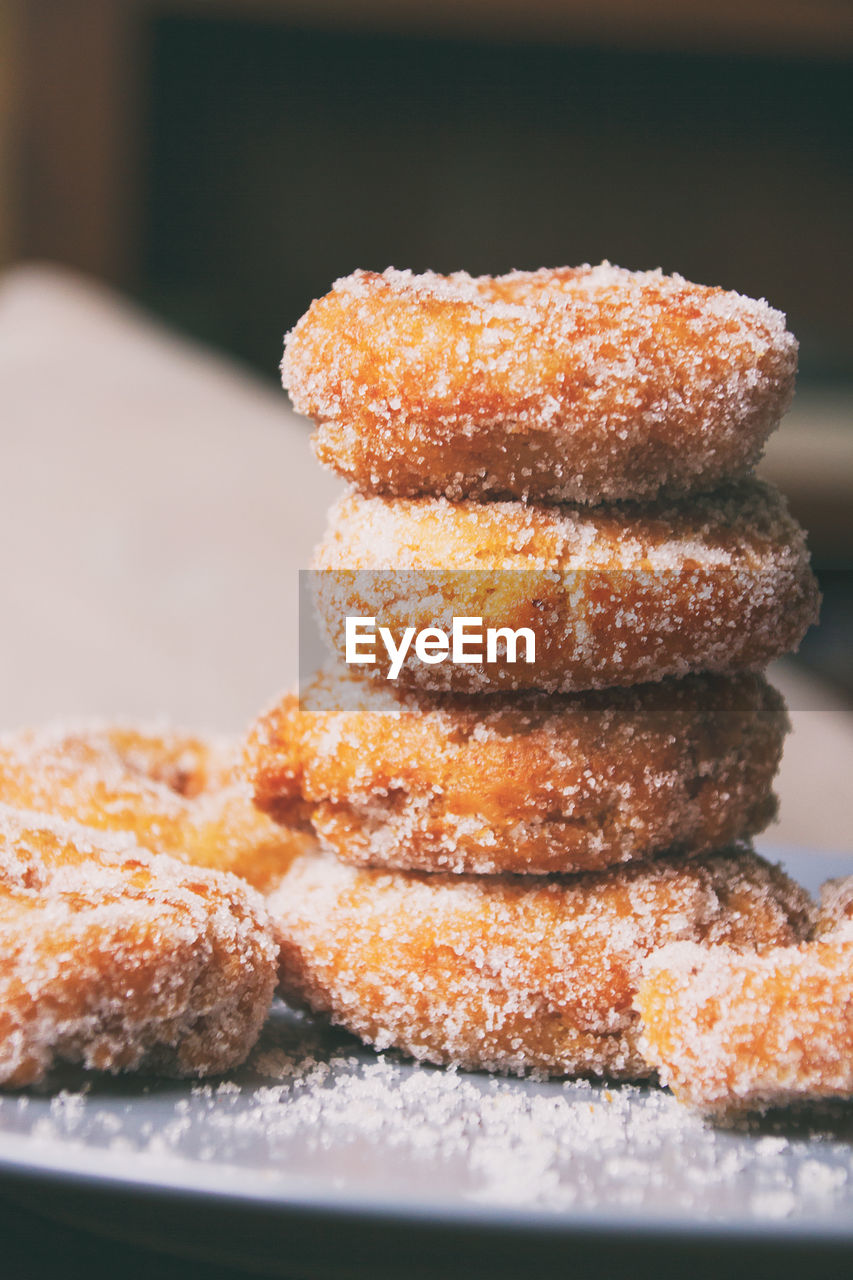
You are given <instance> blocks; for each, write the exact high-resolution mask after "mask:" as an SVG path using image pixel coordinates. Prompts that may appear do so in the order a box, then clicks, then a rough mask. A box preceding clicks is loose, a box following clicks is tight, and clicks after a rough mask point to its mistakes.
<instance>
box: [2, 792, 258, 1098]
mask: <svg viewBox="0 0 853 1280" xmlns="http://www.w3.org/2000/svg"><path fill="white" fill-rule="evenodd" d="M0 952H2V956H3V963H2V965H0V1085H3V1086H5V1087H20V1086H22V1085H27V1084H33V1083H36V1082H38V1081H39V1080H41V1079H42V1078H43V1077H44V1075H45V1073H46V1072H47V1071H48V1070H49V1069H50V1067H51V1066H52V1065H53V1064H54V1062H75V1063H82V1064H84V1065H85V1066H87V1067H91V1068H95V1069H98V1070H104V1071H124V1070H134V1069H143V1068H145V1069H149V1070H152V1071H159V1072H164V1073H166V1074H169V1075H188V1076H199V1075H208V1074H212V1073H215V1072H219V1071H225V1070H227V1069H228V1068H229V1067H232V1066H235V1065H236V1064H237V1063H239V1062H241V1061H242V1060H243V1058H245V1056H246V1055H247V1053H248V1052H249V1050H250V1049H251V1047H252V1045H253V1044H254V1042H255V1039H256V1038H257V1035H258V1032H259V1031H260V1028H261V1024H262V1023H263V1020H264V1018H265V1017H266V1014H267V1010H268V1008H269V1005H270V1000H271V998H272V993H273V988H274V986H275V973H276V954H277V953H276V948H275V945H274V943H273V940H272V936H271V934H270V930H269V921H268V918H267V915H266V912H265V910H264V907H263V902H262V900H261V898H260V897H259V896H258V894H257V893H256V892H255V891H254V890H253V889H251V888H250V887H249V886H248V885H245V884H243V883H242V882H241V881H239V880H238V879H237V878H236V877H235V876H231V875H226V874H224V873H222V872H217V871H210V870H207V869H205V868H203V867H187V866H185V865H184V864H182V863H180V862H177V861H176V860H175V859H173V858H169V857H165V856H162V855H154V854H151V853H149V852H148V851H147V850H144V849H141V848H140V847H139V846H138V845H136V844H135V843H134V841H133V840H132V839H131V838H130V837H127V836H123V835H115V834H112V833H107V832H102V831H95V830H94V829H93V828H91V827H82V826H80V825H79V824H77V823H70V822H62V821H58V820H56V819H51V818H47V817H45V816H43V815H40V814H32V813H26V812H25V811H23V810H16V809H12V808H9V807H8V806H6V805H2V804H0Z"/></svg>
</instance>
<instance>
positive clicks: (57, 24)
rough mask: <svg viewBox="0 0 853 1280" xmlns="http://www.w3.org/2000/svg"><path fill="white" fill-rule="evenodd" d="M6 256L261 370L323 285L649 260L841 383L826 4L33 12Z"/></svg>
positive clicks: (843, 357) (845, 85)
mask: <svg viewBox="0 0 853 1280" xmlns="http://www.w3.org/2000/svg"><path fill="white" fill-rule="evenodd" d="M18 27H19V30H18V33H17V44H18V50H17V58H16V61H17V64H18V65H17V76H18V79H19V89H20V95H19V96H20V100H21V105H22V111H21V113H20V116H19V120H18V130H17V135H18V136H17V137H16V138H15V142H14V146H15V150H16V155H15V157H14V159H13V165H14V167H15V169H16V170H17V172H16V174H15V176H16V178H17V184H18V196H17V201H16V209H15V210H14V211H13V213H12V214H11V215H10V216H11V220H12V221H13V222H14V225H13V226H12V227H11V229H10V239H11V240H13V242H14V243H12V244H10V246H9V249H10V252H13V253H14V255H15V256H37V257H48V258H55V259H59V260H61V261H66V262H69V263H71V264H73V265H79V266H81V267H83V268H84V269H88V270H91V271H94V272H95V273H96V274H98V275H101V276H104V277H106V278H107V279H110V280H113V281H116V282H117V283H120V284H122V285H124V286H126V287H129V288H130V289H131V290H132V291H133V292H134V293H135V294H137V295H138V296H139V297H140V298H142V299H144V300H145V301H147V302H148V303H149V304H150V305H151V306H153V307H154V309H155V310H157V311H159V312H160V313H161V314H163V315H164V316H166V317H167V318H169V319H172V320H174V321H176V322H177V323H178V324H179V325H181V326H182V327H185V328H187V329H189V330H190V331H191V332H193V333H196V334H198V335H199V336H201V337H203V338H205V339H207V340H209V341H211V342H214V343H216V344H218V345H219V346H221V347H223V348H225V349H227V350H229V351H232V352H234V353H236V354H237V355H239V356H240V357H242V358H243V359H245V360H247V361H249V362H250V363H251V364H253V365H255V366H256V367H257V368H259V369H260V370H262V371H263V372H265V373H266V374H267V375H268V376H274V371H275V366H276V363H277V359H278V355H279V347H280V337H281V334H282V332H283V331H284V329H286V328H287V327H289V326H290V325H291V324H292V323H293V322H294V321H295V320H296V319H297V317H298V316H299V315H300V314H301V312H302V311H303V310H304V309H305V307H306V306H307V305H308V303H309V302H310V300H311V299H312V298H313V297H315V296H317V295H318V294H320V293H323V292H325V291H326V289H327V288H328V286H329V284H330V282H331V281H332V280H333V279H334V278H335V277H336V276H338V275H340V274H345V273H347V272H349V271H350V270H352V268H353V267H355V266H364V267H374V268H377V269H382V268H383V267H385V266H388V265H389V264H393V265H395V266H410V267H413V268H418V269H422V268H426V267H432V268H435V269H437V270H442V271H444V270H452V269H454V268H458V267H464V268H466V269H467V270H470V271H474V272H479V271H484V272H486V271H487V272H496V271H502V270H506V269H509V268H511V267H537V266H540V265H543V264H545V265H553V264H556V263H574V262H580V261H593V262H594V261H598V260H600V259H601V258H604V257H609V258H610V259H611V260H613V261H616V262H619V263H621V264H623V265H626V266H630V267H634V268H639V267H652V266H661V267H663V268H664V269H665V270H679V271H681V272H682V273H683V274H685V275H687V276H688V277H690V278H693V279H696V280H700V281H703V282H708V283H715V284H721V285H725V286H728V287H736V288H738V289H739V290H740V291H742V292H746V293H751V294H757V295H764V296H766V297H768V298H769V299H770V300H771V301H772V302H773V303H774V304H775V305H776V306H778V307H780V308H782V309H783V310H786V311H787V312H788V314H789V319H790V323H791V327H792V328H793V329H794V331H795V332H796V333H797V334H798V335H799V337H800V340H801V343H802V370H803V376H804V378H814V379H824V380H825V379H833V380H839V379H850V380H853V311H851V308H850V307H849V305H848V299H849V298H850V296H851V295H853V255H851V253H850V250H849V235H850V212H851V208H853V181H851V178H853V169H852V168H851V163H850V158H851V157H850V131H849V119H850V108H851V101H850V90H851V75H850V69H851V68H850V56H851V53H853V11H851V7H850V6H849V5H848V4H847V3H844V2H843V0H842V3H827V0H818V2H817V3H813V4H792V3H790V0H789V2H788V3H786V4H785V3H783V4H757V3H755V0H744V2H743V3H741V4H739V5H734V4H730V5H725V4H722V5H720V4H710V3H704V2H703V3H695V2H694V3H692V4H691V3H686V4H678V3H671V2H667V3H661V0H657V3H651V4H648V5H642V6H637V5H629V4H627V3H625V0H609V2H607V0H605V2H604V3H600V4H597V5H588V6H584V5H579V4H577V3H572V2H569V3H565V2H564V3H558V2H557V0H550V2H548V0H538V2H537V0H532V3H528V4H523V3H521V2H520V0H519V2H518V3H515V4H510V3H508V2H507V0H495V2H493V3H486V2H485V0H457V3H456V4H454V5H450V4H448V3H433V4H427V3H424V2H422V0H409V3H406V0H398V3H396V4H394V3H390V2H388V0H386V2H385V3H381V2H377V0H365V3H362V4H359V5H358V6H354V5H344V4H342V3H334V0H315V3H314V4H313V5H312V4H308V3H302V4H299V3H294V2H292V0H291V2H290V3H288V2H287V0H280V2H279V3H272V2H267V3H257V2H252V0H243V2H242V3H239V2H237V3H231V4H227V3H222V0H218V2H211V3H207V4H201V3H198V4H193V3H191V2H187V0H185V2H184V3H171V4H170V3H163V2H160V3H153V2H148V0H135V2H130V0H111V2H106V0H28V2H27V3H26V4H24V5H22V6H21V10H20V19H19V23H18Z"/></svg>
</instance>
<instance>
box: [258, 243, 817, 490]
mask: <svg viewBox="0 0 853 1280" xmlns="http://www.w3.org/2000/svg"><path fill="white" fill-rule="evenodd" d="M796 367H797V343H796V340H795V339H794V337H793V336H792V334H790V333H789V332H788V331H787V330H786V328H785V317H784V316H783V315H782V314H781V313H780V312H778V311H774V310H773V309H772V308H771V307H769V306H768V305H767V303H766V302H763V301H756V300H755V299H752V298H746V297H743V296H741V295H740V294H737V293H731V292H727V291H725V290H722V289H713V288H706V287H705V286H702V285H695V284H691V283H690V282H689V281H687V280H684V279H682V277H680V276H665V275H663V274H662V273H661V272H660V271H645V272H631V271H625V270H623V269H621V268H619V267H614V266H611V265H610V264H609V263H607V262H604V263H602V264H601V265H600V266H597V267H590V266H583V267H577V268H559V269H556V270H541V271H536V272H522V271H517V272H513V273H511V274H510V275H507V276H499V277H497V278H492V277H489V276H482V277H479V278H472V277H471V276H468V275H466V274H465V273H464V272H457V273H455V274H454V275H452V276H439V275H435V274H433V273H431V272H427V273H425V274H423V275H413V274H412V273H411V272H410V271H395V270H393V269H389V270H387V271H385V272H384V273H383V274H382V275H378V274H376V273H375V272H371V271H356V272H354V273H353V274H352V275H351V276H348V277H347V278H346V279H343V280H338V281H337V282H336V283H335V285H334V286H333V288H332V290H331V292H330V293H328V294H327V295H326V296H325V297H323V298H320V299H319V300H318V301H316V302H314V303H313V304H312V305H311V308H310V309H309V311H308V312H307V314H306V315H305V316H303V318H302V319H301V320H300V321H299V323H298V324H297V325H296V327H295V329H294V330H293V331H292V333H290V334H288V336H287V339H286V343H285V350H284V359H283V362H282V380H283V382H284V385H285V387H286V388H287V389H288V390H289V391H290V395H291V398H292V400H293V404H294V406H295V408H296V409H297V411H298V412H299V413H304V414H307V415H308V416H309V417H311V418H313V419H314V420H315V422H316V423H317V424H318V427H319V430H318V432H317V436H316V439H315V448H316V451H317V455H318V457H319V458H320V460H321V461H322V462H324V463H326V464H327V465H328V466H330V467H332V468H333V469H334V470H336V471H338V472H340V473H341V474H342V475H344V476H346V477H348V478H349V479H351V480H353V481H354V482H355V483H356V484H357V485H358V487H359V488H360V489H361V490H362V491H363V492H373V493H387V494H392V495H396V496H413V495H416V494H422V493H442V494H444V495H446V496H447V497H449V498H453V499H458V498H465V497H472V498H478V499H483V498H491V497H503V498H506V497H511V498H522V499H531V500H533V501H543V500H544V501H557V502H600V501H603V500H610V499H626V498H642V499H647V498H654V497H656V496H657V495H658V493H659V492H661V491H662V490H664V491H668V492H670V493H673V494H675V493H678V494H683V493H689V492H694V491H697V490H703V489H705V490H707V489H711V488H714V487H716V486H717V485H719V484H721V483H723V482H725V481H727V480H730V479H733V478H735V477H737V476H738V475H742V474H743V473H744V472H745V471H747V470H748V469H749V468H751V467H752V466H754V465H755V463H756V462H757V461H758V458H759V457H760V454H761V450H762V448H763V445H764V442H765V440H766V438H767V436H768V435H769V434H770V432H771V431H772V430H773V428H774V427H775V426H776V425H777V423H778V421H779V419H780V418H781V416H782V414H783V413H784V412H785V410H786V409H787V408H788V405H789V403H790V400H791V396H792V394H793V386H794V376H795V373H796Z"/></svg>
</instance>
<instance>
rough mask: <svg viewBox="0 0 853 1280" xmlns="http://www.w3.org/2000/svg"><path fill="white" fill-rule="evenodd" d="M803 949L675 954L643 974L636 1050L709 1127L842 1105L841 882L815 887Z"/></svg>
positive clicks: (846, 959)
mask: <svg viewBox="0 0 853 1280" xmlns="http://www.w3.org/2000/svg"><path fill="white" fill-rule="evenodd" d="M823 897H824V902H823V906H822V910H821V913H820V917H819V921H818V926H817V929H816V931H815V932H816V936H815V938H814V940H813V941H811V942H806V943H803V944H801V945H800V946H796V947H789V946H781V947H774V948H772V949H770V950H769V951H766V952H764V953H763V954H761V955H749V954H747V955H745V954H743V953H741V952H737V951H734V950H732V948H731V947H727V946H719V947H713V948H711V949H708V948H703V947H697V946H695V945H694V944H693V943H692V942H677V943H673V944H672V945H671V946H667V947H665V948H663V949H662V950H661V951H660V952H657V953H656V954H654V955H652V956H651V957H650V958H649V960H648V961H647V963H646V965H645V970H644V976H643V981H642V983H641V985H640V988H639V992H638V995H637V998H636V1008H637V1009H638V1011H639V1012H640V1014H641V1015H642V1018H643V1024H644V1026H643V1035H642V1039H641V1048H642V1051H643V1053H644V1054H645V1055H646V1057H647V1058H648V1060H649V1062H650V1063H651V1064H652V1065H653V1066H654V1067H656V1068H657V1070H658V1072H659V1074H660V1077H661V1081H662V1083H664V1084H668V1085H669V1086H670V1088H671V1089H672V1090H673V1092H674V1093H675V1095H676V1097H677V1098H679V1099H681V1101H683V1102H686V1103H688V1104H690V1105H691V1106H694V1107H697V1108H699V1109H700V1110H702V1111H704V1112H707V1113H708V1114H711V1115H718V1116H725V1115H736V1114H738V1113H739V1112H743V1111H766V1110H767V1109H768V1108H769V1107H778V1106H783V1105H785V1104H786V1103H791V1102H804V1101H813V1100H815V1099H828V1098H850V1097H853V877H850V878H849V879H847V880H845V881H841V882H830V884H829V885H827V886H825V887H824V891H823Z"/></svg>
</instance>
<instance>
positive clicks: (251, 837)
mask: <svg viewBox="0 0 853 1280" xmlns="http://www.w3.org/2000/svg"><path fill="white" fill-rule="evenodd" d="M235 755H236V753H235V750H234V747H233V745H232V744H230V743H225V742H222V743H219V742H213V741H209V740H207V739H205V738H201V737H199V736H197V735H192V734H187V733H179V732H176V731H174V730H163V729H160V730H143V729H138V728H132V727H129V726H126V725H122V726H119V725H104V724H101V725H81V726H77V727H75V728H70V727H64V726H55V727H46V728H42V729H27V730H22V731H21V732H18V733H6V734H3V735H0V802H4V803H6V804H9V805H14V806H17V807H19V808H24V809H31V810H34V811H36V812H38V813H45V814H48V815H52V816H54V817H57V818H66V819H69V820H71V821H75V822H81V823H83V824H84V825H87V826H91V827H95V828H98V829H99V830H103V831H124V832H127V833H128V834H130V835H132V836H133V837H134V839H135V840H136V841H137V842H138V843H139V844H141V845H142V846H144V847H145V848H146V849H150V850H152V852H154V853H167V854H170V855H171V856H172V857H175V858H180V859H181V860H182V861H184V862H192V863H195V864H197V865H199V866H207V867H215V868H217V869H218V870H220V871H232V872H234V874H235V875H240V876H242V877H244V879H246V880H249V881H250V882H251V883H252V884H254V885H255V886H256V887H257V888H260V889H265V888H267V887H268V886H269V885H270V884H271V883H272V882H273V881H274V880H275V879H276V877H277V876H278V875H280V874H281V872H282V871H283V869H284V867H285V866H286V864H287V861H288V859H289V858H290V857H291V856H292V855H293V853H295V852H296V851H297V850H298V849H300V848H302V847H303V846H304V844H305V837H304V836H300V835H298V834H297V833H296V832H293V831H289V830H288V829H287V828H286V827H285V826H283V825H276V824H274V823H272V822H270V821H269V819H268V818H265V817H264V816H263V815H262V814H261V813H259V812H258V811H257V809H256V808H255V807H254V805H253V804H252V801H251V797H250V794H249V791H248V788H247V785H246V783H245V781H244V780H243V779H242V778H241V777H240V775H239V774H238V772H237V770H236V769H235Z"/></svg>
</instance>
